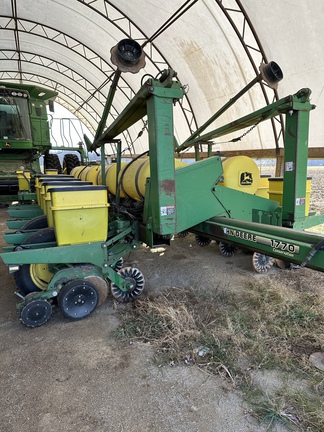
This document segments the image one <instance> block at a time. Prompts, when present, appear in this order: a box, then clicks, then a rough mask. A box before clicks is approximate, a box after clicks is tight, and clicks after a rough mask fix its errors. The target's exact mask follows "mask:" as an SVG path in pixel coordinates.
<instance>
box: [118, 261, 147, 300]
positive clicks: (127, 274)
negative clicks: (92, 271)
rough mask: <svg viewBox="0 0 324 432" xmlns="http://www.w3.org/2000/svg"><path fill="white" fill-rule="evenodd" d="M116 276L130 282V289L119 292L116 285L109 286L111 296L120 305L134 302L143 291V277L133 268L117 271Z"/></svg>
mask: <svg viewBox="0 0 324 432" xmlns="http://www.w3.org/2000/svg"><path fill="white" fill-rule="evenodd" d="M118 274H119V275H120V276H121V277H122V278H124V279H126V280H127V281H129V282H131V284H132V285H131V287H130V288H129V289H128V290H127V291H123V290H121V289H120V288H119V287H118V286H117V285H116V284H114V283H112V284H111V294H112V295H113V297H114V298H115V299H116V300H118V301H119V302H121V303H129V302H131V301H134V300H136V299H137V298H138V297H139V296H140V295H141V294H142V292H143V290H144V284H145V280H144V276H143V274H142V273H141V272H140V271H139V270H138V269H137V268H134V267H125V268H123V269H121V270H119V272H118Z"/></svg>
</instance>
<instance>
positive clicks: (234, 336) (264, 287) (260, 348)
mask: <svg viewBox="0 0 324 432" xmlns="http://www.w3.org/2000/svg"><path fill="white" fill-rule="evenodd" d="M265 281H268V282H266V284H265ZM322 300H323V299H321V298H319V296H318V295H317V294H312V293H306V292H304V291H299V292H296V291H294V293H292V292H290V291H289V290H288V291H287V292H285V291H284V290H282V289H281V287H279V286H278V287H276V286H273V284H272V283H270V280H267V279H263V280H262V282H260V284H259V283H258V282H256V283H253V285H252V284H250V285H248V286H246V287H245V289H243V290H242V291H240V292H239V293H235V294H233V293H231V292H230V291H222V292H218V293H213V294H212V293H207V292H205V291H202V290H183V289H177V288H172V289H169V290H168V291H166V292H164V293H163V294H160V295H158V296H156V297H155V298H146V299H143V300H138V301H137V302H136V303H135V304H133V305H132V306H131V307H130V309H128V311H125V310H124V311H123V313H122V314H121V317H120V318H121V321H122V323H121V325H120V327H119V329H118V330H117V333H116V336H118V337H122V338H126V339H128V340H134V339H140V340H141V341H145V342H150V343H151V344H153V346H154V347H155V357H154V361H155V363H156V364H157V365H158V366H162V365H166V364H169V365H172V366H173V365H176V364H186V365H195V366H197V367H199V368H201V369H203V370H204V371H206V372H207V373H211V374H216V373H217V374H221V375H222V376H223V377H224V379H228V380H230V382H231V383H232V384H233V386H234V387H235V388H237V389H238V388H240V389H243V391H244V392H245V394H246V396H247V399H248V400H249V401H250V402H252V401H253V403H254V405H255V406H254V408H252V412H253V413H254V414H255V415H256V416H257V417H260V416H262V412H263V411H264V410H265V409H266V408H267V410H268V412H267V413H266V415H264V416H263V417H264V421H268V423H269V425H270V426H271V425H272V424H273V423H276V422H279V423H280V422H282V423H286V422H289V424H290V425H291V426H292V427H296V425H298V427H299V428H300V429H301V430H309V431H323V430H324V414H323V411H322V408H323V407H322V406H321V397H322V398H323V396H324V392H323V390H324V375H323V373H321V372H320V371H317V370H315V369H314V368H312V367H311V366H310V365H309V362H308V358H309V355H310V354H311V353H313V352H315V351H321V350H323V349H324V320H323V316H324V314H323V302H322ZM264 369H275V370H278V371H280V372H283V373H285V374H288V375H289V376H291V377H292V379H294V377H296V378H298V379H303V380H304V381H305V382H306V383H307V384H306V387H305V388H304V389H303V391H302V392H301V393H300V394H295V393H292V394H289V390H287V392H286V393H284V394H281V395H280V397H279V396H278V395H277V396H278V397H279V399H280V401H281V402H280V404H279V405H278V404H276V403H273V402H272V401H271V400H270V399H269V396H267V395H265V394H264V393H262V392H261V393H260V389H257V388H256V387H255V386H254V385H253V383H252V380H251V374H252V373H253V371H260V370H264ZM277 396H276V398H277ZM276 400H277V399H276ZM282 401H285V403H283V402H282ZM306 402H307V403H306ZM257 407H259V408H258V409H257ZM287 407H288V408H287ZM267 410H266V411H267ZM286 411H287V415H284V414H283V413H286ZM280 413H281V414H280ZM292 413H293V414H292ZM270 420H271V422H270ZM269 430H270V429H269Z"/></svg>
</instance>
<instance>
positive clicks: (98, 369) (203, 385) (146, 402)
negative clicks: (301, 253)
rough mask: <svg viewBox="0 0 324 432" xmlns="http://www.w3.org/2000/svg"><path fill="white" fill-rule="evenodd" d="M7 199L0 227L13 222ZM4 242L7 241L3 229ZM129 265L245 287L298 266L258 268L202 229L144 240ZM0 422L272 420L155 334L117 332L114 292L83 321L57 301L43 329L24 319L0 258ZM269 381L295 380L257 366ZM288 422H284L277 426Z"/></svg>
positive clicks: (110, 430) (160, 280)
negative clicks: (164, 242) (167, 355)
mask: <svg viewBox="0 0 324 432" xmlns="http://www.w3.org/2000/svg"><path fill="white" fill-rule="evenodd" d="M6 218H7V212H6V209H5V208H2V209H1V210H0V230H1V231H2V232H3V231H6V226H5V219H6ZM0 242H1V243H0V245H1V246H3V245H4V241H3V239H2V237H1V240H0ZM126 264H127V265H133V266H135V267H138V268H139V269H140V270H141V271H142V272H143V274H144V276H145V280H146V291H147V292H158V291H163V289H165V288H169V287H178V288H188V287H192V288H195V287H200V288H201V287H203V288H205V289H206V290H215V291H216V292H217V291H222V290H227V289H229V290H234V291H235V290H240V288H241V287H242V286H243V285H244V284H245V283H247V282H249V281H252V282H253V281H255V280H258V281H259V282H260V280H263V279H264V280H265V281H268V280H269V278H270V279H274V280H278V278H283V279H282V280H283V283H291V276H290V275H285V273H284V272H280V271H278V270H276V269H272V270H271V271H270V273H268V274H266V275H259V274H256V273H255V272H253V269H252V263H251V256H250V255H245V254H243V253H240V254H238V255H237V256H235V257H234V258H230V259H228V258H225V257H223V256H222V255H220V253H219V251H218V248H217V245H216V244H215V243H212V244H211V245H210V246H208V247H205V248H201V247H199V246H198V245H197V244H196V243H195V241H194V238H193V236H189V237H186V238H184V239H180V238H176V239H175V240H174V241H173V242H172V246H171V247H169V248H166V249H165V250H163V249H159V250H156V251H154V253H153V252H152V251H150V250H149V249H145V248H142V249H141V250H140V251H137V252H132V253H131V254H130V255H129V256H128V257H127V262H126ZM0 271H1V281H2V283H1V290H2V292H1V301H0V343H1V351H0V364H1V367H0V385H1V394H0V413H1V421H0V431H1V432H23V431H24V432H28V431H33V432H43V431H44V432H45V431H46V432H59V431H60V432H65V431H79V432H85V431H89V432H90V431H91V432H101V431H102V432H103V431H105V432H106V431H107V432H123V431H127V432H137V431H141V432H144V431H150V432H151V431H156V432H182V431H186V432H254V431H255V432H256V431H261V432H262V431H266V426H265V425H261V426H260V424H259V423H257V421H256V420H255V419H254V418H253V417H252V416H251V415H250V414H249V413H248V411H247V406H246V404H245V403H244V401H243V398H242V395H241V394H240V392H239V391H238V390H236V389H234V388H233V387H232V386H231V384H229V383H228V382H226V381H225V380H224V379H222V378H221V377H218V376H211V375H208V374H206V373H204V372H202V371H201V370H198V369H197V368H195V367H186V366H176V367H171V366H162V367H158V366H157V365H156V364H154V362H153V360H152V359H153V350H152V347H151V346H150V345H149V344H143V343H136V342H134V343H132V344H125V343H121V342H118V341H116V339H114V338H113V337H112V333H113V331H114V330H115V329H116V328H117V326H118V323H119V320H118V312H119V311H120V310H122V309H121V308H122V306H119V307H118V308H117V309H116V308H115V307H114V304H113V302H112V301H111V299H108V301H107V302H106V303H105V304H104V305H103V306H102V307H101V308H99V309H97V310H95V312H94V313H93V314H92V315H90V316H89V317H88V318H87V319H84V320H82V321H76V322H71V321H69V320H67V319H66V318H64V317H63V316H62V315H61V313H60V311H59V310H58V309H57V308H56V309H55V310H54V313H53V316H52V318H51V319H50V321H49V322H48V323H47V324H45V325H43V326H42V327H38V328H35V329H27V328H25V327H24V326H23V325H21V324H20V322H19V319H18V318H19V316H18V315H17V313H16V308H15V304H16V302H17V297H15V296H14V295H13V292H14V291H15V283H14V279H13V276H12V275H8V274H7V269H6V266H5V265H4V264H3V263H2V261H1V262H0ZM312 278H314V279H313V280H314V281H315V283H316V284H319V285H321V286H324V275H323V274H319V273H316V272H313V271H311V270H309V269H303V270H301V273H299V274H298V276H296V282H297V280H300V281H302V282H299V283H305V284H307V283H309V281H310V280H312ZM255 380H256V381H258V382H259V384H260V386H261V387H262V389H263V390H264V391H269V392H271V389H272V388H274V387H276V388H278V387H280V386H285V385H288V384H287V383H286V382H285V380H284V378H283V377H280V376H277V375H271V376H267V377H266V376H262V375H256V376H255ZM274 430H275V431H281V430H284V429H281V428H280V427H277V428H275V429H274Z"/></svg>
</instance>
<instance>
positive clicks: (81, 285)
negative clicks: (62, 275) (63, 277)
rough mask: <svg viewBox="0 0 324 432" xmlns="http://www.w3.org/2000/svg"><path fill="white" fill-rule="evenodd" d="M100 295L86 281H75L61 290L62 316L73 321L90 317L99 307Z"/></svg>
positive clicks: (59, 301) (93, 286) (92, 285)
mask: <svg viewBox="0 0 324 432" xmlns="http://www.w3.org/2000/svg"><path fill="white" fill-rule="evenodd" d="M98 301H99V294H98V291H97V288H96V287H95V285H94V284H93V283H91V282H89V281H87V280H85V279H73V280H71V281H69V282H68V283H67V284H66V285H64V287H63V288H62V289H61V291H60V293H59V297H58V305H59V308H60V310H61V312H62V314H63V315H64V316H65V317H66V318H69V319H72V320H80V319H83V318H85V317H87V316H88V315H90V314H91V313H92V312H93V311H94V310H95V309H96V307H97V305H98Z"/></svg>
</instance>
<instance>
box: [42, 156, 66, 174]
mask: <svg viewBox="0 0 324 432" xmlns="http://www.w3.org/2000/svg"><path fill="white" fill-rule="evenodd" d="M44 169H45V170H47V169H56V170H57V172H58V174H62V167H61V162H60V159H59V157H58V156H57V154H55V153H54V154H52V153H50V154H47V155H45V157H44Z"/></svg>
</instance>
